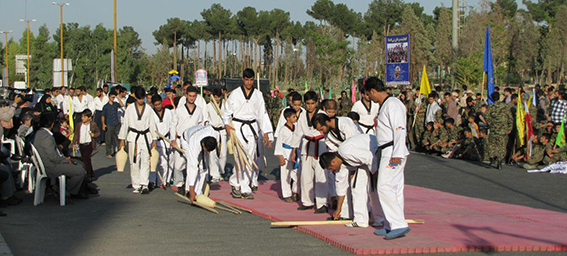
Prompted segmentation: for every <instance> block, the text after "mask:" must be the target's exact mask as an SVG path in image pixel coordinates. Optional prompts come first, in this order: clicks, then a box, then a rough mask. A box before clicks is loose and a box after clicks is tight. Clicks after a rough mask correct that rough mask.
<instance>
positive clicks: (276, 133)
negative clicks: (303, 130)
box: [274, 111, 286, 138]
mask: <svg viewBox="0 0 567 256" xmlns="http://www.w3.org/2000/svg"><path fill="white" fill-rule="evenodd" d="M285 122H286V121H285V117H284V115H283V111H281V113H280V119H279V120H278V123H277V124H276V130H275V131H274V137H276V138H277V137H278V136H279V132H280V130H281V128H282V127H283V126H284V124H285Z"/></svg>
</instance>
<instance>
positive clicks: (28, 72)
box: [20, 19, 35, 88]
mask: <svg viewBox="0 0 567 256" xmlns="http://www.w3.org/2000/svg"><path fill="white" fill-rule="evenodd" d="M20 21H22V22H25V23H26V41H27V62H28V65H27V66H26V83H27V86H28V88H31V86H30V71H31V66H30V21H32V22H33V21H35V19H31V20H28V19H20Z"/></svg>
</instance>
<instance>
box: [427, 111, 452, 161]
mask: <svg viewBox="0 0 567 256" xmlns="http://www.w3.org/2000/svg"><path fill="white" fill-rule="evenodd" d="M439 112H441V111H439ZM433 128H434V130H433V132H432V133H431V145H429V150H431V151H433V152H432V153H444V152H443V149H444V147H443V146H442V145H443V144H444V143H445V142H447V140H448V135H447V130H445V127H443V125H442V124H441V123H438V122H435V124H434V126H433Z"/></svg>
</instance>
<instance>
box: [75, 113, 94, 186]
mask: <svg viewBox="0 0 567 256" xmlns="http://www.w3.org/2000/svg"><path fill="white" fill-rule="evenodd" d="M92 120H93V114H92V112H91V110H90V109H85V111H83V113H82V114H81V121H82V122H81V123H79V124H78V125H77V127H75V136H73V149H76V148H77V145H78V147H79V149H80V150H81V157H82V159H83V163H85V169H86V170H87V179H88V180H89V181H92V180H93V179H94V171H93V164H92V161H91V155H92V154H93V151H94V150H95V149H96V147H97V145H98V143H97V142H96V138H97V137H98V136H100V130H99V129H98V125H97V124H96V123H95V122H93V121H92Z"/></svg>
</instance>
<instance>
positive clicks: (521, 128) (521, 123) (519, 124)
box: [516, 92, 526, 146]
mask: <svg viewBox="0 0 567 256" xmlns="http://www.w3.org/2000/svg"><path fill="white" fill-rule="evenodd" d="M523 105H524V104H523V103H522V93H521V92H520V94H519V95H518V107H517V110H516V129H517V130H518V143H519V144H520V145H519V146H523V145H524V137H525V134H524V133H525V131H526V112H525V111H524V106H523Z"/></svg>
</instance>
